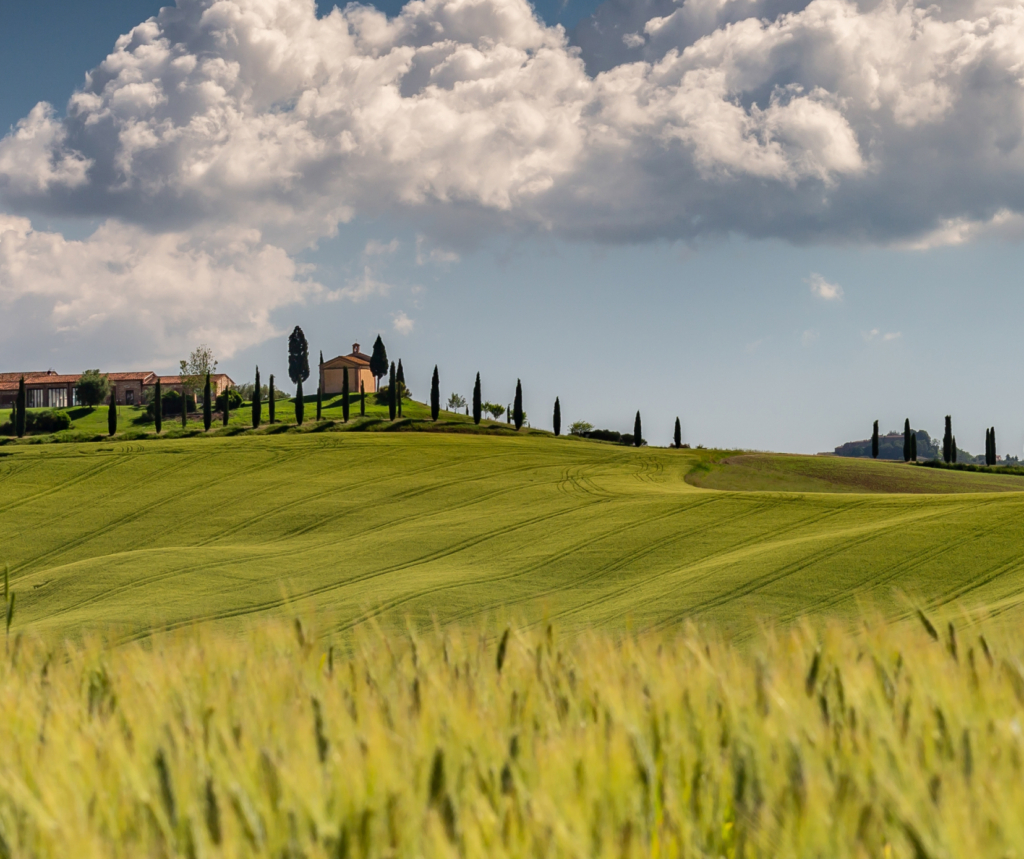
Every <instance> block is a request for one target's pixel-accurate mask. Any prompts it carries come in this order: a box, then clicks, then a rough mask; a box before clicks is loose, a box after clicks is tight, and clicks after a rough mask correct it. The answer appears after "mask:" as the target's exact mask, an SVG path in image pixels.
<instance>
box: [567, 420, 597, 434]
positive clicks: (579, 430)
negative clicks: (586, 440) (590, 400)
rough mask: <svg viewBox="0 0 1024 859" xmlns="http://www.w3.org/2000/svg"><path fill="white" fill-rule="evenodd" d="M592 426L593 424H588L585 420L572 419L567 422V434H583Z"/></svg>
mask: <svg viewBox="0 0 1024 859" xmlns="http://www.w3.org/2000/svg"><path fill="white" fill-rule="evenodd" d="M593 428H594V425H593V424H588V423H587V422H586V421H573V422H572V423H571V424H569V435H582V436H585V435H586V434H587V433H588V432H590V431H591V430H592V429H593Z"/></svg>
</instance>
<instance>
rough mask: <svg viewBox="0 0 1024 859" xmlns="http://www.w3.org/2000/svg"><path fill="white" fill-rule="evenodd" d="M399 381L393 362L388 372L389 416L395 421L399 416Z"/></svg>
mask: <svg viewBox="0 0 1024 859" xmlns="http://www.w3.org/2000/svg"><path fill="white" fill-rule="evenodd" d="M397 382H398V379H397V378H396V376H395V362H394V361H392V362H391V369H390V370H389V371H388V415H389V416H390V418H391V420H394V419H395V417H396V416H397V415H398V385H397Z"/></svg>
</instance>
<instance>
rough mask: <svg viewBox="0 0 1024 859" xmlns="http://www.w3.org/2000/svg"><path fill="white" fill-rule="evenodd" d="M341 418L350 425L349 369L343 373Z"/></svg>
mask: <svg viewBox="0 0 1024 859" xmlns="http://www.w3.org/2000/svg"><path fill="white" fill-rule="evenodd" d="M341 417H342V419H343V420H344V421H345V423H348V367H346V368H345V369H344V370H342V373H341Z"/></svg>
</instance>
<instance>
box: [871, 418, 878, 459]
mask: <svg viewBox="0 0 1024 859" xmlns="http://www.w3.org/2000/svg"><path fill="white" fill-rule="evenodd" d="M871 457H872V459H878V421H875V425H874V426H873V427H872V428H871Z"/></svg>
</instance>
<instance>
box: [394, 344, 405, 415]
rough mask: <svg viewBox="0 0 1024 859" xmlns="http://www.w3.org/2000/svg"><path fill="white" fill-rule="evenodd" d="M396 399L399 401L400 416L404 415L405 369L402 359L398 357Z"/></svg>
mask: <svg viewBox="0 0 1024 859" xmlns="http://www.w3.org/2000/svg"><path fill="white" fill-rule="evenodd" d="M395 387H396V388H397V390H396V391H395V399H396V400H397V402H398V416H399V417H401V416H402V394H403V393H404V391H405V370H403V369H402V359H401V358H399V359H398V372H397V373H395Z"/></svg>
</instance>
